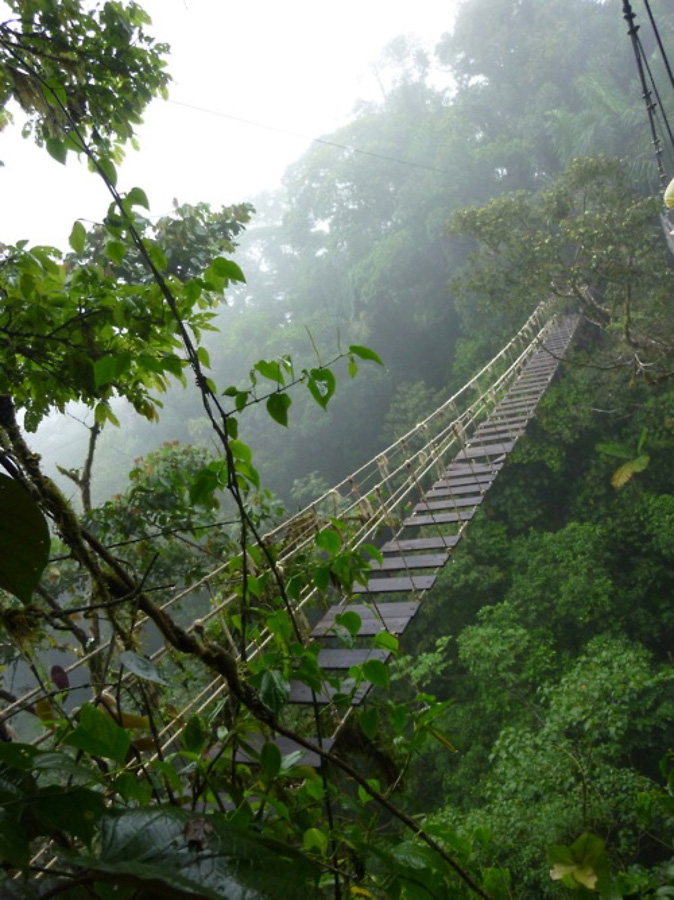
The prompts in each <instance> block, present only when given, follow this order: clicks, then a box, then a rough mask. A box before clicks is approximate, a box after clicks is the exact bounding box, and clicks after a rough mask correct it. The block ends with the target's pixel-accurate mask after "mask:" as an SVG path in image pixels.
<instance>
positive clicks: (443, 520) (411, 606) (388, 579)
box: [290, 319, 576, 706]
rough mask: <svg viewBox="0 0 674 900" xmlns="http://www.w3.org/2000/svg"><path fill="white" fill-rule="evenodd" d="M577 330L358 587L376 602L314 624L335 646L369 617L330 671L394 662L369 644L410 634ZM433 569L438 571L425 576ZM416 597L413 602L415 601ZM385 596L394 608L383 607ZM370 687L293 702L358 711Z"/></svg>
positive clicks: (503, 408) (546, 348)
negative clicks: (346, 620) (382, 636)
mask: <svg viewBox="0 0 674 900" xmlns="http://www.w3.org/2000/svg"><path fill="white" fill-rule="evenodd" d="M575 327H576V321H575V320H569V319H567V320H564V321H562V322H560V323H558V325H557V326H556V328H555V329H554V331H553V332H552V334H551V335H550V336H549V337H548V338H547V339H546V341H545V342H544V345H543V346H542V347H541V348H540V350H538V351H537V352H536V353H534V355H533V356H532V357H531V358H530V359H529V361H528V363H526V364H525V365H524V367H523V368H522V370H521V372H520V374H519V376H518V377H517V378H516V380H515V381H514V383H513V384H512V386H511V388H510V390H509V391H508V393H507V394H506V395H505V396H504V398H503V399H502V400H501V401H500V402H498V403H497V404H496V406H495V407H494V408H493V410H492V412H491V413H490V415H489V416H488V418H487V419H486V420H485V421H484V422H482V423H481V424H480V425H479V426H478V427H477V429H476V430H475V432H474V433H473V435H472V436H471V437H470V438H469V439H467V440H466V442H465V444H464V445H463V446H462V447H461V449H460V450H459V452H458V453H457V454H456V456H455V457H454V459H453V460H452V461H451V462H450V463H449V465H447V466H446V468H445V469H444V471H443V472H442V473H441V474H440V477H439V478H438V479H437V480H436V481H435V482H434V483H433V484H432V485H431V486H430V488H429V489H428V490H426V491H425V493H424V495H423V497H421V499H420V500H419V502H417V503H415V504H414V505H413V507H412V509H411V512H410V514H409V515H408V516H406V517H405V518H403V520H402V527H401V529H400V532H399V533H398V534H397V535H396V536H395V537H394V538H392V539H390V540H387V541H386V542H385V543H384V544H383V545H382V546H381V547H380V548H379V549H380V552H381V553H382V555H383V561H382V562H381V563H379V562H376V563H373V564H372V566H371V569H370V571H369V573H368V579H367V584H366V585H360V584H356V585H354V588H353V594H354V595H360V596H365V597H368V598H372V599H371V600H370V602H368V603H363V604H354V603H353V602H349V603H347V604H346V605H343V604H334V605H333V606H331V607H330V608H329V609H328V610H327V612H326V613H325V614H324V615H323V617H322V618H321V619H320V621H319V622H318V623H317V624H316V625H315V626H314V628H313V631H312V637H313V639H314V640H317V641H321V642H324V641H328V642H329V643H333V644H334V642H335V638H336V637H337V636H338V633H339V631H340V627H339V624H338V622H337V617H338V616H339V615H340V613H344V612H346V611H353V612H357V613H358V615H359V616H360V617H361V623H362V624H361V629H360V631H359V634H358V636H357V638H356V646H351V647H349V648H338V649H334V648H332V647H327V646H326V647H324V648H323V649H321V650H320V653H319V656H318V661H319V664H320V665H321V666H322V667H324V668H325V669H331V670H340V669H341V670H348V669H350V668H351V667H352V666H358V665H362V664H363V663H366V662H367V661H368V660H372V659H376V660H378V661H380V662H384V663H385V662H386V661H387V660H388V658H389V654H388V653H387V651H382V650H375V649H372V648H371V646H367V645H366V644H365V642H364V640H363V639H364V638H367V637H370V638H371V637H372V636H373V635H376V634H378V633H379V632H382V631H388V632H390V633H391V634H395V635H401V634H403V633H404V631H405V629H406V628H407V626H408V625H409V623H410V622H411V621H412V619H413V618H414V615H415V613H416V611H417V610H418V608H419V604H420V602H421V600H422V599H423V596H424V594H425V593H426V591H428V590H430V588H431V587H432V586H433V584H434V583H435V580H436V578H437V575H438V573H439V571H440V569H442V567H443V566H444V565H445V564H446V562H447V560H448V559H449V557H450V554H451V551H452V549H453V548H454V547H455V546H456V544H457V543H458V541H459V540H460V538H461V534H462V532H463V529H464V528H465V526H466V524H467V522H468V521H469V520H470V519H471V518H472V516H473V515H474V513H475V512H476V510H477V507H478V506H479V504H480V503H481V502H482V500H483V498H484V496H485V495H486V493H487V491H488V490H489V488H490V487H491V485H492V484H493V483H494V480H495V478H496V476H497V474H498V472H499V471H500V469H501V468H502V467H503V465H504V464H505V461H506V459H507V457H508V456H509V454H510V453H511V452H512V450H513V448H514V447H515V445H516V443H517V440H518V438H519V437H520V436H521V435H522V434H523V433H524V430H525V428H526V426H527V424H528V422H529V421H530V420H531V419H532V418H533V416H534V414H535V412H536V408H537V406H538V403H539V401H540V399H541V397H542V396H543V394H544V393H545V391H546V389H547V387H548V385H549V384H550V382H551V380H552V379H553V377H554V376H555V373H556V372H557V369H558V366H559V362H560V360H561V359H562V358H563V357H564V354H565V352H566V350H567V348H568V345H569V343H570V341H571V338H572V336H573V332H574V330H575ZM428 570H431V573H430V574H425V572H428ZM422 572H423V573H424V574H421V573H422ZM388 573H393V574H392V575H389V574H388ZM403 573H404V574H403ZM375 597H376V598H377V600H376V602H375V599H374V598H375ZM410 597H412V598H413V599H412V600H411V601H410V599H409V598H410ZM380 598H381V599H382V600H385V601H386V602H379V600H380ZM341 630H342V631H344V629H341ZM370 644H371V641H370ZM370 688H371V685H370V683H369V682H367V681H361V682H360V683H359V684H356V683H355V682H354V683H353V684H349V682H347V683H346V686H342V688H341V689H340V690H339V691H338V689H336V688H335V687H334V685H333V684H331V683H329V682H327V683H326V684H324V685H323V687H322V690H321V691H319V692H312V691H311V690H310V689H309V688H308V687H307V686H306V685H304V684H300V683H293V685H292V687H291V694H290V701H291V702H293V703H316V702H317V703H319V704H325V703H329V702H332V701H333V700H335V697H337V701H338V702H339V701H340V700H341V703H342V704H344V703H346V704H351V705H354V706H355V705H358V704H360V703H362V702H363V700H364V699H365V696H366V695H367V693H368V691H369V689H370ZM340 691H341V693H340Z"/></svg>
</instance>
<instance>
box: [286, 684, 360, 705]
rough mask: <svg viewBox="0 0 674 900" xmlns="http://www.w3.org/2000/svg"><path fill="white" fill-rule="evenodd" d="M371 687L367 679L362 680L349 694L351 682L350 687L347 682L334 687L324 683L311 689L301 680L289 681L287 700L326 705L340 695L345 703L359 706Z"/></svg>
mask: <svg viewBox="0 0 674 900" xmlns="http://www.w3.org/2000/svg"><path fill="white" fill-rule="evenodd" d="M371 688H372V685H371V684H370V682H369V681H363V682H362V683H361V684H359V685H358V687H357V688H356V691H355V692H354V693H353V694H351V690H352V689H353V683H352V684H351V688H349V686H348V684H346V685H342V686H341V687H339V688H336V687H334V685H332V684H327V683H325V684H324V685H323V687H322V689H321V690H320V691H312V690H311V688H310V687H309V685H308V684H304V682H303V681H291V682H290V695H289V697H288V702H289V703H303V704H308V703H319V704H320V705H321V706H326V705H327V704H328V703H332V702H333V701H334V699H335V697H336V696H337V695H340V696H341V697H343V698H344V699H343V702H344V704H345V705H348V706H360V704H361V703H362V702H363V700H364V699H365V697H366V696H367V694H368V693H369V691H370V689H371Z"/></svg>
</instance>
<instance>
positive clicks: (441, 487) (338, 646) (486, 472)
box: [0, 303, 578, 766]
mask: <svg viewBox="0 0 674 900" xmlns="http://www.w3.org/2000/svg"><path fill="white" fill-rule="evenodd" d="M577 325H578V317H577V316H554V315H551V312H550V307H549V305H548V304H545V303H544V304H541V305H540V306H539V307H538V308H537V309H536V310H535V311H534V313H533V314H532V315H531V317H530V318H529V319H528V320H527V322H526V323H525V324H524V326H523V327H522V329H521V330H520V331H519V332H518V333H517V334H516V335H515V337H513V338H512V340H511V341H509V343H508V344H507V345H506V346H505V347H504V348H503V349H502V350H501V351H500V352H499V353H498V354H497V355H496V356H495V357H494V358H493V359H492V360H491V361H490V362H489V363H488V364H487V365H486V366H485V367H484V368H483V369H482V370H481V371H480V372H478V374H477V375H475V376H474V378H472V379H471V380H470V381H469V382H468V383H467V384H466V385H464V386H463V387H462V388H461V390H459V391H458V392H457V393H455V394H454V395H453V396H452V397H450V399H449V400H447V401H446V402H445V403H443V404H442V405H441V406H440V407H439V408H438V409H437V410H435V412H433V413H432V414H431V415H430V416H428V417H427V418H425V419H424V420H423V421H421V422H420V423H419V424H418V425H416V426H415V428H413V429H412V430H410V431H409V432H408V433H407V434H405V435H403V436H402V437H401V438H400V439H398V440H397V441H396V442H395V443H393V444H392V445H391V446H390V447H388V448H386V450H384V451H383V452H382V453H380V454H378V455H377V456H376V457H375V458H374V459H372V460H370V461H369V462H368V463H367V464H366V465H364V466H362V467H361V468H360V469H358V470H357V471H356V472H354V473H352V474H351V475H349V476H348V477H347V478H345V479H344V480H343V481H342V482H340V484H338V485H336V486H335V487H333V488H332V489H331V490H330V491H328V492H326V493H325V494H324V495H323V496H322V497H319V498H318V499H316V500H315V501H314V502H312V503H311V504H310V505H309V506H308V507H306V508H305V509H304V510H302V511H301V512H300V513H298V514H297V515H295V516H293V517H292V518H290V519H288V520H287V521H285V522H284V523H283V524H282V525H280V526H279V527H278V528H276V529H275V530H273V531H271V532H269V533H268V534H267V535H265V537H264V541H265V544H266V545H267V546H269V547H273V548H275V550H274V552H275V556H276V562H275V565H276V566H277V567H278V568H279V569H280V570H283V571H286V570H288V569H290V567H291V566H292V565H293V562H294V561H295V560H297V559H298V558H300V557H301V556H302V555H304V556H307V555H309V556H312V557H314V558H315V556H316V553H317V545H318V547H319V550H318V552H319V554H320V546H321V542H320V540H317V536H318V535H320V534H321V533H323V532H325V531H326V530H328V531H329V530H334V529H335V527H336V526H335V522H340V523H348V526H349V527H348V530H346V531H343V532H342V531H340V533H339V540H340V541H343V542H344V546H343V547H342V549H345V548H347V549H350V550H356V549H358V548H363V547H365V548H370V549H369V550H368V551H367V552H368V554H369V557H370V560H369V567H367V568H366V569H365V570H364V571H363V572H362V573H360V577H359V578H358V579H357V580H356V581H354V583H353V585H352V588H351V590H349V591H346V592H345V591H343V590H337V589H335V587H334V586H330V587H328V588H327V589H325V590H321V591H319V590H318V589H317V588H316V587H308V588H306V590H305V592H304V593H303V594H302V595H301V596H300V597H299V598H298V599H297V601H296V603H295V606H294V609H293V616H294V617H295V618H296V621H301V623H302V632H303V640H305V641H306V642H310V643H312V644H313V645H314V646H317V647H318V653H317V661H318V666H319V668H320V671H321V672H322V675H321V684H320V688H318V689H317V687H316V685H315V684H311V685H310V684H307V683H305V682H303V681H301V680H299V679H298V680H293V681H291V682H290V684H289V688H288V697H287V701H288V702H287V705H286V708H288V709H297V707H299V708H302V707H306V708H309V709H310V710H313V714H310V715H308V716H307V717H306V719H307V722H308V723H311V727H312V728H313V731H314V733H313V734H310V735H309V736H308V737H309V740H310V741H312V742H313V741H315V742H316V743H317V745H318V746H319V747H322V748H325V749H328V748H329V747H331V746H332V744H333V742H334V740H335V737H336V736H337V735H338V733H339V731H340V729H341V728H342V727H343V725H344V723H345V721H346V720H347V719H348V717H349V715H350V714H351V712H352V711H353V710H354V709H355V708H356V707H358V706H359V705H360V704H362V703H363V702H364V700H365V699H366V697H367V694H368V693H369V691H370V690H371V689H372V685H371V683H370V682H368V681H367V680H361V681H356V682H354V680H353V678H351V677H350V675H349V672H350V671H353V667H354V666H362V665H363V664H365V663H367V662H368V661H369V660H377V661H378V662H380V663H382V664H387V663H388V661H389V659H390V656H391V649H388V648H387V646H386V644H387V642H386V641H381V640H379V641H377V636H378V635H381V634H382V633H384V634H389V635H393V636H396V637H401V636H403V635H404V633H405V630H406V629H407V627H408V625H409V624H410V622H411V621H412V620H413V618H414V617H415V615H416V614H417V612H418V610H419V608H420V605H421V603H422V602H423V599H424V597H425V595H426V594H427V593H428V592H429V591H430V590H431V589H432V588H433V585H434V584H435V582H436V580H437V578H438V575H439V573H440V571H441V570H442V568H443V567H444V566H445V565H446V564H447V562H448V560H449V559H450V557H451V554H452V552H453V550H454V548H455V547H456V545H457V544H458V543H459V541H460V539H461V536H462V534H463V532H464V530H465V529H466V527H467V526H468V524H469V522H470V520H471V518H472V517H473V516H474V514H475V512H476V511H477V509H478V508H479V506H480V504H481V503H482V502H483V500H484V498H485V496H486V495H487V493H488V491H489V489H490V487H491V486H492V485H493V483H494V481H495V479H496V477H497V476H498V473H499V472H500V471H501V469H502V468H503V467H504V465H505V463H506V462H507V459H508V457H509V455H510V453H511V452H512V450H513V448H514V447H515V445H516V443H517V441H518V439H519V438H520V437H521V436H522V434H523V433H524V431H525V429H526V427H527V424H528V423H529V422H530V420H531V419H532V417H533V416H534V415H535V412H536V409H537V406H538V404H539V402H540V400H541V398H542V397H543V395H544V393H545V391H546V389H547V388H548V386H549V384H550V382H551V381H552V379H553V378H554V377H555V375H556V373H557V371H558V368H559V365H560V362H561V360H562V359H563V358H564V356H565V354H566V352H567V349H568V347H569V344H570V342H571V340H572V337H573V335H574V332H575V330H576V328H577ZM371 548H376V550H375V551H373V550H372V549H371ZM230 563H231V561H228V562H227V563H223V564H222V565H220V566H217V567H216V568H215V569H214V570H213V571H212V572H210V573H209V574H208V575H207V576H206V577H204V578H202V579H200V580H199V581H197V582H195V583H194V584H191V585H187V586H185V587H184V588H182V589H181V590H180V591H178V592H176V593H175V594H174V595H173V596H171V597H170V598H169V599H168V600H167V602H166V603H165V604H164V608H165V609H170V608H171V607H176V606H177V605H178V604H180V603H184V602H185V601H192V600H193V599H194V598H198V599H201V601H202V602H203V600H204V598H205V597H206V596H208V597H210V603H208V605H207V611H206V613H205V615H203V616H202V617H201V618H200V619H199V620H195V621H194V622H193V623H192V625H191V626H190V630H191V631H192V630H196V631H197V632H198V633H203V632H204V631H205V630H209V631H210V632H211V633H213V632H217V634H218V639H219V640H220V641H222V642H223V644H226V645H227V649H228V650H229V651H230V652H231V653H232V654H233V655H235V656H237V657H239V658H242V657H243V658H245V660H247V661H250V660H251V659H253V658H254V657H255V656H256V655H258V654H260V653H263V652H264V651H265V649H266V648H267V647H269V646H270V643H271V641H272V636H271V634H270V633H269V632H267V631H265V630H264V629H260V630H259V631H258V632H257V634H256V636H255V638H254V639H253V640H251V641H250V643H249V644H248V645H247V646H246V647H244V648H242V647H241V646H240V641H237V637H236V633H235V629H234V628H233V626H232V620H231V618H230V617H229V615H230V613H231V612H234V611H235V609H236V606H235V604H237V601H238V600H239V598H240V594H239V592H238V591H237V590H236V585H235V583H234V579H233V576H232V567H231V564H230ZM345 623H348V626H349V627H348V628H346V627H345ZM142 624H143V623H142V622H140V623H139V627H140V626H142ZM345 636H346V637H348V640H347V641H345V640H344V637H345ZM377 643H378V644H379V646H377ZM382 644H384V646H381V645H382ZM113 650H114V645H113V644H112V643H111V642H110V641H108V642H104V643H103V644H102V645H100V646H98V647H96V648H95V649H93V650H92V651H91V652H89V653H85V654H83V655H81V656H80V657H79V658H76V657H75V655H74V653H72V654H71V656H70V660H69V661H68V662H67V664H66V665H65V672H66V675H67V677H68V679H69V683H70V685H71V690H70V694H69V700H68V705H69V708H70V709H72V707H73V706H74V705H76V704H77V703H81V702H84V700H86V699H91V694H92V689H91V678H90V677H89V674H88V673H89V672H90V671H91V670H92V668H93V665H94V664H95V662H96V660H97V659H98V660H100V659H108V660H109V659H111V658H112V657H113ZM167 655H169V659H168V660H164V658H165V657H166V656H167ZM151 660H152V662H153V663H154V664H155V665H157V664H160V663H162V661H164V662H165V663H166V664H168V665H170V654H169V650H168V648H167V647H165V646H161V647H160V648H159V649H158V650H157V651H156V652H154V653H153V654H152V655H151ZM191 677H192V678H193V684H191V689H190V692H189V694H190V696H189V699H188V700H187V701H186V702H185V703H183V704H182V708H181V709H179V710H176V711H175V713H174V715H173V717H172V719H171V721H167V722H166V723H165V726H164V727H163V728H162V729H161V730H160V732H159V737H160V740H161V742H162V745H163V746H162V749H163V750H166V749H168V748H170V747H171V746H172V745H175V743H176V741H178V740H179V736H180V723H185V722H186V721H187V720H188V719H189V718H190V717H191V716H193V715H195V714H207V713H208V712H209V710H213V709H214V707H215V705H216V704H217V703H218V702H221V701H222V700H223V699H224V698H225V696H226V695H227V692H228V686H227V684H226V682H225V681H224V679H222V678H221V677H219V676H218V677H214V676H213V674H212V673H210V672H208V671H207V670H206V669H205V668H204V670H203V671H202V672H201V673H198V677H195V676H194V673H192V675H191ZM38 682H39V683H36V684H34V686H33V687H31V688H30V689H28V690H27V691H25V692H24V693H23V694H22V696H21V697H19V698H17V699H15V700H13V701H12V702H9V703H5V707H4V709H2V711H1V712H0V722H2V723H3V725H4V724H5V723H11V722H12V721H13V720H14V719H15V718H16V719H17V720H19V721H20V720H21V717H24V720H25V717H26V716H27V715H28V713H27V710H34V704H35V703H36V702H38V701H39V700H40V698H41V697H44V695H45V685H44V682H43V681H42V682H40V680H39V679H38ZM326 708H327V709H328V710H329V711H330V713H329V715H323V716H321V715H318V714H317V710H319V709H326ZM294 720H297V713H295V714H294ZM34 721H35V720H34V719H33V722H34ZM316 731H318V732H319V733H316ZM41 734H42V737H44V732H42V733H41ZM37 739H38V740H40V739H41V738H40V737H38V738H37ZM269 740H272V741H275V742H276V743H277V745H278V746H279V748H280V749H281V752H282V753H283V754H287V753H291V752H296V759H297V761H298V762H301V763H303V764H305V765H312V766H317V765H318V764H319V762H320V760H319V757H318V755H317V754H316V753H312V752H311V751H309V750H307V749H306V748H305V747H301V746H299V745H296V744H294V743H293V741H292V740H290V739H288V738H287V737H282V736H276V737H274V736H273V735H269V734H263V733H259V734H253V735H251V736H250V738H249V739H247V740H246V741H245V742H244V744H243V745H242V746H241V747H239V749H238V750H236V753H235V759H238V760H239V761H242V762H250V761H254V760H255V757H256V752H257V751H258V750H259V748H260V746H261V745H262V744H263V743H264V742H266V741H269Z"/></svg>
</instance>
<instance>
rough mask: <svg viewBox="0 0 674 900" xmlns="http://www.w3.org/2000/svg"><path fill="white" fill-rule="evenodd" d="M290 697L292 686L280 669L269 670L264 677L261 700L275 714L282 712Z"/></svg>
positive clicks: (261, 686)
mask: <svg viewBox="0 0 674 900" xmlns="http://www.w3.org/2000/svg"><path fill="white" fill-rule="evenodd" d="M289 696H290V685H289V684H288V682H287V681H286V679H285V678H284V677H283V673H282V672H279V670H278V669H267V670H266V671H265V672H264V673H263V675H262V683H261V685H260V700H261V701H262V702H263V703H264V705H265V706H266V707H267V709H270V710H271V711H272V712H273V713H278V712H280V710H281V708H282V707H283V705H284V704H285V703H287V701H288V697H289Z"/></svg>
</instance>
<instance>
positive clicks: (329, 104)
mask: <svg viewBox="0 0 674 900" xmlns="http://www.w3.org/2000/svg"><path fill="white" fill-rule="evenodd" d="M141 5H142V6H144V7H145V8H146V9H147V10H148V12H149V13H150V14H151V16H152V18H153V26H152V33H153V34H154V35H155V36H156V38H157V39H158V40H162V41H166V42H168V43H169V44H170V45H171V47H172V56H171V59H170V63H169V69H170V72H171V74H172V75H173V78H174V82H173V84H172V86H171V89H170V95H171V99H170V101H169V102H163V101H161V100H157V101H155V102H154V103H153V104H152V105H151V107H150V108H149V109H148V111H147V112H146V115H145V124H144V126H143V127H142V129H141V131H140V142H141V150H140V152H139V153H137V152H135V151H133V150H129V151H128V156H127V161H126V162H125V163H124V165H123V167H122V170H121V172H120V179H119V187H120V188H121V189H122V190H127V189H129V188H131V187H133V186H134V185H139V186H141V187H143V188H144V189H145V191H146V193H147V194H148V196H149V199H150V203H151V205H152V212H153V213H154V214H157V215H161V214H163V213H166V212H168V211H169V210H170V208H171V200H172V198H173V197H177V199H179V200H180V201H181V202H190V203H195V202H197V201H199V200H206V201H208V202H210V203H211V204H212V205H213V206H214V207H219V206H220V205H222V204H230V203H237V202H241V201H243V200H248V199H250V198H251V197H253V196H254V195H255V194H256V193H259V192H260V191H261V190H263V189H265V188H273V187H275V186H276V185H277V184H278V183H279V182H280V179H281V175H282V173H283V171H284V169H285V167H286V166H287V165H288V164H289V163H290V162H292V161H293V160H295V159H297V158H298V157H299V156H300V155H301V154H302V153H303V152H304V150H305V149H306V148H307V147H308V145H309V139H310V138H311V137H318V136H320V135H321V134H327V133H329V132H331V131H333V130H334V129H335V128H338V127H339V126H340V125H343V124H345V123H346V122H347V121H348V120H349V118H350V113H351V110H352V109H353V106H354V103H355V102H356V101H357V100H358V99H362V98H365V99H375V98H377V96H381V92H380V88H379V86H378V84H377V79H376V77H375V75H374V73H373V68H372V66H373V64H374V63H375V62H376V61H377V59H378V58H379V56H380V54H381V51H382V49H383V48H384V46H385V45H386V44H388V43H389V41H391V40H392V39H393V38H394V37H397V36H398V35H400V34H409V35H415V36H417V37H418V38H419V39H420V41H421V42H422V43H423V44H424V45H425V46H427V47H428V48H429V49H432V48H433V46H434V45H435V44H436V43H437V41H438V40H439V39H440V37H441V36H442V34H443V33H444V32H445V31H447V30H449V29H450V28H451V25H452V20H453V9H454V8H455V6H456V0H444V2H442V0H416V2H414V3H410V2H409V0H405V2H403V0H340V2H339V3H331V4H326V3H318V2H316V0H286V2H285V3H279V2H278V0H248V2H244V3H241V2H238V3H231V2H225V0H145V2H143V0H141ZM1 9H2V5H1V4H0V11H1ZM192 107H196V108H192ZM206 110H208V111H210V112H206ZM241 120H246V121H241ZM249 123H258V124H249ZM16 131H18V129H16V130H14V133H10V129H7V130H6V131H5V132H3V133H2V135H1V136H0V159H1V160H2V161H3V162H4V164H5V165H4V167H3V168H0V241H2V242H5V243H11V242H14V241H16V240H19V239H21V238H27V239H29V240H30V241H31V243H48V242H51V243H56V244H58V245H60V246H63V245H64V244H65V241H66V239H67V235H68V234H69V232H70V228H71V227H72V223H73V221H74V220H75V219H77V218H82V219H84V220H85V221H86V220H100V219H101V218H102V215H103V214H104V211H105V209H106V208H107V204H108V197H107V195H106V193H105V191H104V189H103V188H102V186H101V185H100V184H99V183H97V179H96V178H95V177H94V176H92V175H91V174H90V173H88V172H87V171H86V168H85V167H84V165H82V164H79V165H78V164H75V163H73V164H69V165H68V166H67V167H66V168H65V169H64V168H63V167H62V166H60V165H59V163H57V162H55V161H54V160H52V159H51V158H50V157H49V156H48V155H47V154H46V152H45V151H40V150H39V149H37V148H35V147H34V146H33V145H32V144H31V143H30V142H29V141H25V140H22V139H21V138H20V137H19V136H18V134H17V133H16ZM283 132H291V133H292V134H284V133H283ZM293 135H301V136H304V137H297V136H293Z"/></svg>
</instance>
